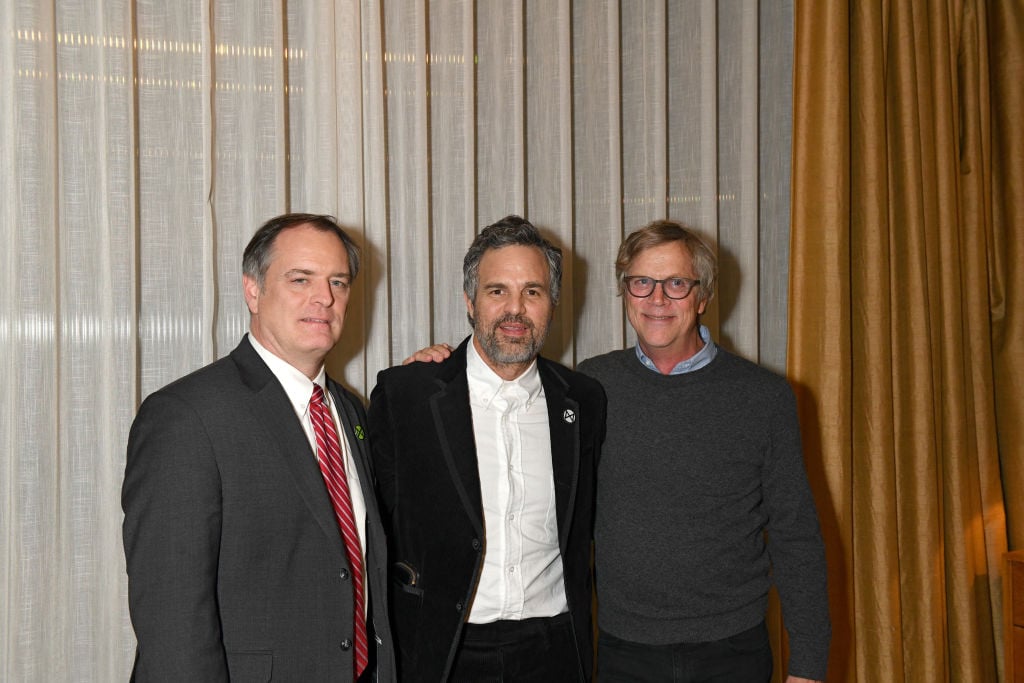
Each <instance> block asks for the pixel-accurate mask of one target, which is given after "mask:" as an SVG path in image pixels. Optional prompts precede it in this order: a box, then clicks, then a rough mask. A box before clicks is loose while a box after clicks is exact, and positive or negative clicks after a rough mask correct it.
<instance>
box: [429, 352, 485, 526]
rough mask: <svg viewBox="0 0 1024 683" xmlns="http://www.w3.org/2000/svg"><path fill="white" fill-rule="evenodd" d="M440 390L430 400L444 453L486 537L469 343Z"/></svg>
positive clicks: (469, 513)
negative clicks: (468, 368) (471, 397)
mask: <svg viewBox="0 0 1024 683" xmlns="http://www.w3.org/2000/svg"><path fill="white" fill-rule="evenodd" d="M436 381H437V385H438V391H437V393H436V394H434V395H433V396H431V397H430V412H431V415H432V417H433V419H434V429H435V430H437V438H438V442H439V443H440V444H441V453H442V456H443V458H444V461H445V464H446V465H447V467H448V474H449V476H450V477H451V478H452V482H453V483H454V485H455V490H456V491H457V492H458V495H459V500H460V501H462V505H463V507H464V508H465V509H466V515H467V516H468V517H469V519H470V521H471V522H472V523H473V527H474V528H475V529H476V531H477V533H478V534H480V535H481V537H482V536H483V533H484V521H483V504H482V502H481V499H480V469H479V467H478V465H477V460H476V458H477V456H476V440H475V438H474V436H473V412H472V409H471V408H470V405H469V382H468V381H467V379H466V342H463V343H462V345H460V346H459V348H458V349H456V351H455V353H454V354H452V357H451V358H450V359H449V361H448V362H447V363H446V364H445V367H444V369H443V372H441V373H440V374H439V376H438V379H437V380H436Z"/></svg>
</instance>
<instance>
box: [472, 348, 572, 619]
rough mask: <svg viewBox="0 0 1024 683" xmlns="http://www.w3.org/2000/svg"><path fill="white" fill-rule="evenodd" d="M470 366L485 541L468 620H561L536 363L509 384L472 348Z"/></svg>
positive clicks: (543, 404)
mask: <svg viewBox="0 0 1024 683" xmlns="http://www.w3.org/2000/svg"><path fill="white" fill-rule="evenodd" d="M466 365H467V367H466V370H467V375H468V382H469V402H470V407H471V408H472V412H473V430H474V434H475V440H476V452H477V466H478V468H479V472H480V492H481V498H482V501H483V509H484V529H485V534H486V546H485V548H486V550H485V553H484V566H483V571H482V573H481V575H480V582H479V585H478V587H477V591H476V596H475V597H474V599H473V605H472V608H471V610H470V614H469V621H470V622H471V623H476V624H482V623H488V622H492V621H497V620H499V619H510V620H521V619H529V618H531V617H550V616H554V615H556V614H560V613H562V612H565V611H567V610H568V605H567V603H566V599H565V582H564V579H563V576H562V559H561V553H560V552H559V549H558V520H557V518H556V511H555V481H554V476H553V474H552V469H551V431H550V429H549V427H548V411H547V401H546V400H545V398H544V387H543V385H542V384H541V381H540V373H539V371H538V370H537V363H536V361H535V362H534V363H533V364H532V365H530V367H529V369H527V370H526V372H524V373H523V374H522V375H520V376H519V377H517V378H516V379H514V380H512V381H505V380H503V379H502V378H501V377H499V376H498V375H497V374H496V373H495V372H494V371H493V370H491V368H490V367H489V366H488V365H487V364H486V363H485V362H484V360H483V358H481V357H480V354H479V353H478V352H477V350H476V347H475V346H474V345H473V343H472V342H471V343H470V344H469V345H468V349H467V363H466Z"/></svg>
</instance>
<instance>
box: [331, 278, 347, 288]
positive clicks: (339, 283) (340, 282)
mask: <svg viewBox="0 0 1024 683" xmlns="http://www.w3.org/2000/svg"><path fill="white" fill-rule="evenodd" d="M331 286H332V287H340V288H342V289H348V280H331Z"/></svg>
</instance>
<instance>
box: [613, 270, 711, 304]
mask: <svg viewBox="0 0 1024 683" xmlns="http://www.w3.org/2000/svg"><path fill="white" fill-rule="evenodd" d="M636 280H647V281H649V282H650V283H651V289H650V291H649V292H647V293H646V294H637V293H636V292H634V291H633V287H634V285H633V283H634V282H635V281H636ZM672 280H680V281H682V282H684V283H686V292H685V293H684V294H683V295H682V296H673V295H672V294H670V293H669V291H668V288H667V287H665V283H666V282H670V281H672ZM622 281H623V282H625V283H626V291H627V292H629V294H630V296H635V297H636V298H637V299H646V298H647V297H649V296H650V295H652V294H654V290H655V288H657V286H658V285H661V292H662V294H664V295H665V296H666V297H668V298H669V299H675V300H676V301H679V300H681V299H685V298H686V297H688V296H690V292H692V291H693V288H694V287H696V286H697V285H699V284H700V280H694V279H691V278H688V277H667V278H665V279H663V280H655V279H654V278H653V277H650V276H648V275H627V276H625V277H623V278H622Z"/></svg>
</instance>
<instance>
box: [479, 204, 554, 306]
mask: <svg viewBox="0 0 1024 683" xmlns="http://www.w3.org/2000/svg"><path fill="white" fill-rule="evenodd" d="M511 246H524V247H537V248H538V249H540V251H541V253H542V254H544V258H545V259H546V260H547V263H548V290H549V292H550V294H551V303H552V305H554V304H557V303H558V297H559V295H560V294H561V293H562V250H561V249H559V248H558V247H556V246H555V245H553V244H551V242H548V241H547V240H546V239H544V237H543V236H542V235H541V234H540V231H539V230H537V228H535V227H534V226H533V224H532V223H530V221H528V220H526V219H525V218H521V217H519V216H505V217H504V218H502V219H501V220H500V221H498V222H497V223H493V224H491V225H488V226H487V227H486V228H484V229H483V230H481V231H480V234H479V235H477V236H476V239H474V240H473V244H471V245H470V246H469V251H467V252H466V258H465V259H463V261H462V289H463V291H464V292H466V296H467V297H469V300H470V301H472V302H473V303H476V290H477V287H478V286H479V285H480V261H481V259H483V257H484V253H486V252H487V251H490V250H491V249H501V248H502V247H511Z"/></svg>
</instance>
